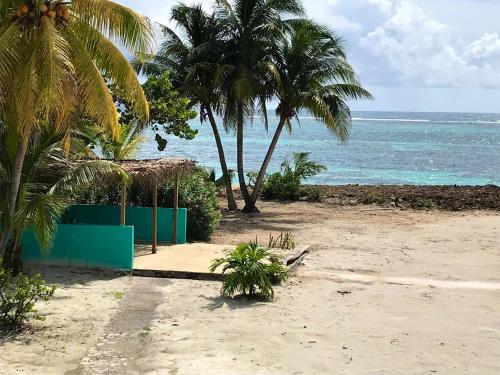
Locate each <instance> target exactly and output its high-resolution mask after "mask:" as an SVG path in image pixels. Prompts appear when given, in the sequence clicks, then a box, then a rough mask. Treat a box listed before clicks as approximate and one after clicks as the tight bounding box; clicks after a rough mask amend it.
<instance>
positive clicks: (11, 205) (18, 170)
mask: <svg viewBox="0 0 500 375" xmlns="http://www.w3.org/2000/svg"><path fill="white" fill-rule="evenodd" d="M27 146H28V142H27V141H25V142H22V143H21V144H20V145H19V147H18V148H17V153H16V158H15V160H14V164H13V165H12V173H11V181H10V186H9V192H8V201H7V215H6V216H5V221H4V222H3V223H2V231H1V233H0V257H2V256H3V253H4V252H5V247H6V246H7V240H8V238H9V230H10V225H11V222H12V219H13V217H14V214H15V212H16V205H17V195H18V193H19V186H20V184H21V174H22V171H23V164H24V157H25V156H26V149H27Z"/></svg>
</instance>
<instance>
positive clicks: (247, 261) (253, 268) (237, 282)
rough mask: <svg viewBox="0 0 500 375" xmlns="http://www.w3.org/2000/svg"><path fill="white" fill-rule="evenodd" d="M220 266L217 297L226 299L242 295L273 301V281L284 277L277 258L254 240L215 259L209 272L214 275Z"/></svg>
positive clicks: (284, 268)
mask: <svg viewBox="0 0 500 375" xmlns="http://www.w3.org/2000/svg"><path fill="white" fill-rule="evenodd" d="M220 266H224V267H223V269H222V274H223V275H224V281H223V284H222V289H221V294H222V295H224V296H228V297H232V296H234V295H236V294H242V295H244V296H249V297H257V296H261V297H264V298H266V299H273V298H274V290H273V286H272V284H273V281H282V280H285V279H286V278H287V277H288V271H287V269H286V267H285V266H284V265H283V264H282V262H281V260H280V258H279V256H278V255H276V254H274V253H272V252H271V251H270V250H269V249H266V248H264V247H261V246H259V244H258V243H257V241H255V242H249V243H241V244H239V245H238V246H237V247H236V249H235V250H233V251H231V252H230V253H229V254H228V255H227V256H226V257H224V258H218V259H215V260H214V261H213V262H212V265H211V266H210V272H215V270H216V269H217V268H219V267H220Z"/></svg>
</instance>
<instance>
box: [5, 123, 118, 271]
mask: <svg viewBox="0 0 500 375" xmlns="http://www.w3.org/2000/svg"><path fill="white" fill-rule="evenodd" d="M66 135H67V134H66V133H65V132H60V131H57V130H56V129H54V128H49V127H46V128H44V129H42V130H41V131H40V132H38V133H37V134H36V136H35V137H33V138H32V140H31V141H30V143H29V147H28V150H27V152H26V156H25V159H24V163H23V173H22V176H21V181H20V187H19V194H18V201H17V208H16V212H15V215H14V218H13V220H12V222H11V226H10V229H11V234H12V236H11V244H10V246H8V247H7V249H6V251H5V253H4V256H3V260H2V266H4V267H6V268H12V269H14V270H17V268H18V266H19V264H20V256H21V250H22V244H21V239H22V235H23V233H24V231H25V230H26V228H28V227H30V228H32V230H33V231H34V234H35V236H36V238H37V240H38V242H39V244H40V247H41V248H42V249H43V248H47V247H49V246H50V244H51V242H52V240H53V237H54V235H55V233H56V230H57V223H58V221H59V219H60V217H61V215H62V214H63V212H64V211H65V209H66V208H67V207H68V205H69V204H70V202H71V195H72V193H73V192H74V189H82V188H85V186H88V185H90V184H91V183H95V182H96V180H99V179H100V178H101V177H103V176H104V175H107V174H110V173H119V174H121V175H123V176H124V172H123V171H122V170H121V168H120V167H118V166H116V165H114V164H113V163H112V162H110V161H103V160H90V161H85V162H78V163H77V162H74V161H72V160H71V159H70V157H71V156H74V155H75V154H74V152H72V153H71V154H70V155H68V154H67V152H66V151H65V150H64V148H63V142H62V141H63V139H64V138H65V137H66ZM5 140H6V139H5V136H4V134H0V144H3V143H4V141H5ZM71 142H72V143H74V145H73V147H71V149H72V150H81V149H84V148H85V145H84V144H80V139H79V138H77V137H74V138H73V139H72V140H71ZM9 168H10V161H9V159H8V156H7V154H4V153H2V154H1V155H0V213H2V212H4V211H5V210H6V209H7V206H6V203H7V199H6V198H7V194H8V189H7V187H8V183H9Z"/></svg>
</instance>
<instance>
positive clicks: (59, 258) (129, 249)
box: [23, 224, 134, 270]
mask: <svg viewBox="0 0 500 375" xmlns="http://www.w3.org/2000/svg"><path fill="white" fill-rule="evenodd" d="M23 245H24V248H23V260H24V261H26V262H31V263H42V264H51V265H61V266H76V267H104V268H114V269H124V270H130V269H132V268H133V263H134V227H132V226H109V225H108V226H99V225H65V224H59V226H58V230H57V234H56V237H55V240H54V245H53V247H52V249H48V250H45V251H44V252H42V251H41V250H40V247H39V246H38V243H37V241H36V239H35V236H34V235H33V233H32V232H31V231H27V232H26V234H25V235H24V236H23Z"/></svg>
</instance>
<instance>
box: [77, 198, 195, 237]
mask: <svg viewBox="0 0 500 375" xmlns="http://www.w3.org/2000/svg"><path fill="white" fill-rule="evenodd" d="M173 216H174V210H173V209H172V208H158V242H172V223H173ZM177 218H178V221H177V243H186V230H187V228H186V227H187V209H186V208H179V210H178V216H177ZM67 220H68V223H73V222H74V220H75V221H76V223H77V224H96V225H120V207H119V206H93V205H75V206H71V208H70V209H69V211H68V214H67ZM126 224H127V225H133V226H134V235H135V239H136V240H139V241H147V242H151V239H152V235H153V229H152V225H153V209H152V208H151V207H134V206H130V207H127V211H126Z"/></svg>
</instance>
